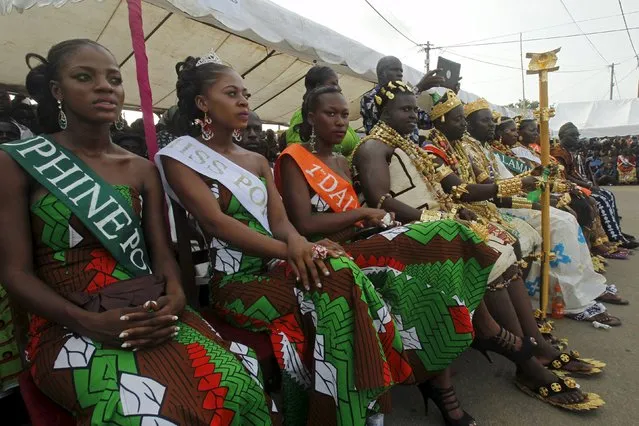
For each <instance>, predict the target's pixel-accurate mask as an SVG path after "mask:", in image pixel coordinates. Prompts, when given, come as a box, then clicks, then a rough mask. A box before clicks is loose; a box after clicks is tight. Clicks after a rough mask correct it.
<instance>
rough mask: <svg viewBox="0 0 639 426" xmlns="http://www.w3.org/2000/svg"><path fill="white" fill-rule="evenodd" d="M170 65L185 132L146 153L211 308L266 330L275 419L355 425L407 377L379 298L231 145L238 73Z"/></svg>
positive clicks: (239, 108) (213, 61)
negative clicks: (177, 212) (277, 410)
mask: <svg viewBox="0 0 639 426" xmlns="http://www.w3.org/2000/svg"><path fill="white" fill-rule="evenodd" d="M176 70H177V73H178V81H177V95H178V99H179V102H178V106H179V109H180V115H181V117H183V118H184V119H185V120H186V121H187V122H186V123H185V127H186V129H185V130H191V131H193V130H195V131H194V132H192V134H193V135H194V136H195V137H192V136H183V137H180V138H178V139H176V140H175V141H173V142H172V143H171V144H170V145H168V146H166V147H165V148H163V149H162V150H161V151H160V152H159V153H158V155H157V156H156V163H157V164H158V166H159V167H160V169H161V171H162V174H163V177H164V182H165V187H166V189H167V191H168V192H169V195H170V196H171V197H173V198H174V199H175V200H177V201H178V202H180V203H181V204H182V205H183V206H184V207H185V209H186V210H188V211H189V212H190V213H191V214H192V215H193V216H194V217H195V219H196V220H197V224H198V227H199V229H200V231H201V232H202V234H203V236H204V238H205V239H206V240H207V242H208V245H209V247H210V250H211V255H210V257H211V260H212V268H213V274H212V278H211V282H210V288H211V302H212V305H213V307H214V309H215V310H216V311H217V312H218V313H222V314H223V315H224V317H225V318H226V320H227V321H229V322H232V323H234V324H235V325H237V326H239V327H244V328H248V329H251V330H260V331H267V332H269V333H270V337H271V342H272V345H273V350H274V353H275V356H276V358H277V361H278V363H279V366H280V368H281V370H282V385H283V401H284V421H285V423H286V424H289V425H300V424H307V425H315V424H317V425H320V424H321V425H326V424H329V425H330V424H334V425H363V424H364V423H365V421H366V418H367V416H368V415H369V414H371V413H374V412H376V411H379V410H380V409H383V408H387V407H388V400H387V398H386V396H387V390H388V389H389V388H390V387H391V386H392V385H394V384H395V383H399V382H404V381H407V380H410V379H412V370H411V368H410V366H409V364H408V362H407V361H406V359H405V354H404V351H403V347H402V342H401V339H400V336H399V333H398V332H396V326H395V323H394V321H393V320H392V319H391V316H390V313H389V309H388V307H387V306H386V304H385V303H384V302H383V300H381V299H380V297H379V296H378V295H377V293H376V291H375V288H374V287H373V285H372V283H371V282H370V281H369V280H368V278H366V276H365V275H364V274H363V273H362V272H361V271H360V270H359V268H358V267H357V266H356V265H355V263H353V261H352V260H351V259H349V258H348V257H346V256H344V252H343V249H342V248H341V247H340V246H338V245H337V244H335V243H332V242H330V241H320V242H319V243H317V244H312V243H309V242H308V241H307V240H306V239H305V238H303V237H302V236H300V234H299V233H298V232H297V231H296V230H295V228H294V227H293V226H292V225H291V223H290V222H289V221H288V219H287V216H286V212H285V211H284V207H283V205H282V201H281V199H280V197H279V194H278V192H277V189H276V188H275V185H274V183H273V176H272V173H271V170H270V168H269V165H268V163H267V161H266V159H265V158H264V157H262V156H261V155H258V154H255V153H252V152H250V151H247V150H245V149H243V148H241V147H239V146H238V145H236V144H234V143H233V133H234V132H237V131H238V129H242V128H244V127H246V125H247V122H248V118H249V104H248V98H249V94H248V90H247V89H246V88H245V87H244V81H243V79H242V77H241V76H240V75H239V74H238V73H237V72H235V71H234V70H233V69H232V68H230V67H228V66H225V65H223V64H221V63H220V62H219V59H218V58H216V57H215V56H214V55H209V56H208V57H205V58H202V59H198V58H193V57H189V58H187V59H186V60H185V61H184V62H180V63H179V64H177V66H176ZM193 122H196V123H199V128H198V127H196V128H195V129H193V126H191V123H193ZM280 259H285V260H280Z"/></svg>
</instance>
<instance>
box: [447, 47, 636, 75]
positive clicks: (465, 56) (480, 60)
mask: <svg viewBox="0 0 639 426" xmlns="http://www.w3.org/2000/svg"><path fill="white" fill-rule="evenodd" d="M448 53H449V54H451V55H454V56H459V57H461V58H464V59H468V60H471V61H475V62H480V63H482V64H486V65H493V66H496V67H501V68H507V69H511V70H517V71H520V70H521V67H516V66H512V65H506V64H500V63H497V62H491V61H486V60H484V59H479V58H474V57H472V56H467V55H462V54H460V53H457V52H453V51H452V50H449V51H448ZM631 59H632V58H631ZM605 68H607V67H599V68H590V69H585V70H562V71H558V72H557V73H558V74H573V73H583V72H594V71H601V70H602V69H605Z"/></svg>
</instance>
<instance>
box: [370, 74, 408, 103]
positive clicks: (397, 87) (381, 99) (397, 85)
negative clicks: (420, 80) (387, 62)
mask: <svg viewBox="0 0 639 426" xmlns="http://www.w3.org/2000/svg"><path fill="white" fill-rule="evenodd" d="M412 91H413V90H412V89H411V88H410V87H409V86H408V85H407V84H406V83H404V82H403V81H401V80H397V81H389V82H388V83H386V85H385V86H383V87H382V88H381V89H379V92H378V94H377V95H375V103H376V104H377V105H378V106H380V107H381V106H382V104H385V103H386V102H388V101H390V100H393V99H395V93H399V92H404V93H409V92H412Z"/></svg>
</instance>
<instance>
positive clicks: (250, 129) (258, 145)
mask: <svg viewBox="0 0 639 426" xmlns="http://www.w3.org/2000/svg"><path fill="white" fill-rule="evenodd" d="M238 135H239V137H236V136H237V135H235V134H234V135H233V138H234V141H235V143H236V144H238V145H239V146H241V147H242V148H244V149H248V150H249V151H252V152H255V153H257V154H260V155H262V156H263V157H264V158H266V159H267V160H268V161H269V163H271V162H272V159H271V158H270V157H271V154H270V149H269V146H268V143H267V142H266V138H265V137H263V132H262V120H261V119H260V117H259V116H258V115H257V113H256V112H255V111H249V119H248V124H247V125H246V128H245V129H242V130H241V131H239V133H238Z"/></svg>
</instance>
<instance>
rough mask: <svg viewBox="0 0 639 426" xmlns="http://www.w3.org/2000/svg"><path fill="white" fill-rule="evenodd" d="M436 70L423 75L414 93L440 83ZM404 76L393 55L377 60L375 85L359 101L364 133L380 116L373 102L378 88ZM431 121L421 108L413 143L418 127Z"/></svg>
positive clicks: (417, 133)
mask: <svg viewBox="0 0 639 426" xmlns="http://www.w3.org/2000/svg"><path fill="white" fill-rule="evenodd" d="M436 72H437V70H434V71H431V72H429V73H427V74H426V75H424V77H423V78H422V79H421V80H420V81H419V83H417V86H415V93H416V94H420V93H422V92H424V91H426V90H428V89H430V88H432V87H436V86H438V85H439V84H441V83H442V82H443V81H444V79H443V78H442V77H437V76H436V75H435V74H436ZM403 76H404V70H403V67H402V62H401V61H400V60H399V59H397V58H396V57H394V56H384V57H383V58H382V59H380V60H379V62H377V86H375V87H374V88H373V89H372V90H371V91H369V92H367V93H365V94H364V95H363V96H362V99H361V101H360V114H361V116H362V121H363V123H364V128H365V129H366V134H369V133H370V132H371V129H372V128H373V126H375V124H377V122H378V121H379V118H380V115H379V114H380V113H379V109H378V107H377V105H376V103H375V97H376V96H377V95H378V92H379V90H380V89H381V88H382V87H383V86H385V85H386V84H387V83H388V82H390V81H396V80H402V77H403ZM430 128H431V123H430V118H429V117H428V114H426V112H425V111H424V110H422V109H420V110H419V112H418V114H417V127H416V128H415V129H414V130H413V132H412V133H411V136H410V138H411V140H412V141H413V142H415V143H417V144H418V143H419V129H423V130H426V129H430Z"/></svg>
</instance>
